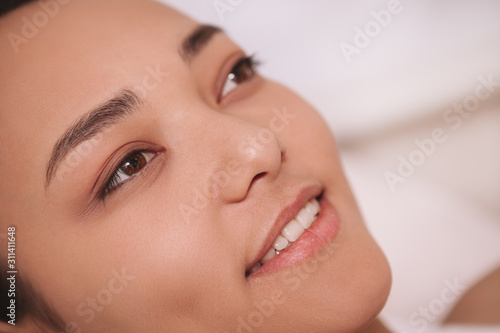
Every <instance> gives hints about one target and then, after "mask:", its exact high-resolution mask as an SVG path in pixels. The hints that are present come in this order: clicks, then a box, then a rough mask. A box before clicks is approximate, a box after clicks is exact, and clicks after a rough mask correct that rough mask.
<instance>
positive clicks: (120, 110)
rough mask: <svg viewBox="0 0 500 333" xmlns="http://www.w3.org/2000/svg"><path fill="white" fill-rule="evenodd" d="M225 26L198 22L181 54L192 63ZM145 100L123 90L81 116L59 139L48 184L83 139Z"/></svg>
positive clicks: (49, 167)
mask: <svg viewBox="0 0 500 333" xmlns="http://www.w3.org/2000/svg"><path fill="white" fill-rule="evenodd" d="M221 32H223V30H222V29H221V28H219V27H216V26H213V25H207V24H202V25H199V26H197V27H196V28H195V29H194V30H193V31H192V32H191V33H190V34H189V35H188V36H187V37H186V38H185V39H184V40H183V42H182V44H181V47H180V50H179V54H180V56H181V58H182V59H183V60H184V61H185V62H186V63H189V62H190V61H191V60H192V59H193V58H194V57H196V56H197V55H198V54H199V53H200V52H201V50H202V49H203V48H204V47H205V46H206V45H207V44H208V43H209V42H210V40H211V39H212V37H213V36H214V35H215V34H217V33H221ZM143 103H144V101H143V100H141V99H140V98H139V97H138V95H137V94H136V93H135V92H133V91H131V90H122V91H121V93H119V94H118V95H117V96H115V97H113V98H112V99H110V100H108V101H107V102H104V103H103V104H101V105H100V106H98V107H96V108H95V109H93V110H91V111H89V112H87V113H86V114H85V115H83V116H82V117H80V119H78V120H77V121H76V123H75V124H73V125H72V126H71V127H70V128H68V129H67V130H66V131H65V132H64V134H63V135H62V136H61V138H60V139H59V140H58V141H57V142H56V144H55V146H54V148H53V150H52V154H51V157H50V160H49V162H48V165H47V170H46V174H45V188H46V189H47V188H48V187H49V185H50V182H51V180H52V179H53V178H54V175H55V174H56V172H57V169H58V167H59V165H60V164H61V162H62V161H63V160H64V158H65V157H66V156H67V155H68V154H69V153H70V152H71V151H72V150H73V149H75V148H76V147H78V146H79V145H80V144H81V143H83V142H85V141H88V140H90V139H92V138H94V137H95V136H97V135H98V134H100V133H102V132H103V131H104V130H105V129H107V128H109V127H111V126H112V125H115V124H116V123H118V122H119V121H120V120H122V119H123V118H125V117H126V116H129V115H130V114H131V113H132V112H133V111H135V110H137V109H139V107H140V106H141V105H142V104H143Z"/></svg>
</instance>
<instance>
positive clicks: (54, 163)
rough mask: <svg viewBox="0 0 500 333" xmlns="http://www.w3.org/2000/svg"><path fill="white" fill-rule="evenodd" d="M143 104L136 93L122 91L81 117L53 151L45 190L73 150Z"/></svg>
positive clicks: (46, 176)
mask: <svg viewBox="0 0 500 333" xmlns="http://www.w3.org/2000/svg"><path fill="white" fill-rule="evenodd" d="M142 104H143V101H142V100H141V98H139V96H138V95H137V94H136V93H135V92H133V91H131V90H122V91H121V92H120V93H118V94H117V95H116V96H115V97H113V98H111V99H110V100H108V101H106V102H104V103H103V104H101V105H99V106H97V107H96V108H94V109H93V110H91V111H89V112H87V113H86V114H84V115H83V116H82V117H80V119H78V120H77V121H76V122H75V123H74V124H73V125H72V126H71V127H70V128H68V129H67V130H66V132H64V134H63V135H62V136H61V138H60V139H59V140H58V141H57V142H56V144H55V146H54V149H53V150H52V154H51V158H50V160H49V163H48V165H47V171H46V175H45V188H47V187H48V186H49V185H50V181H51V180H52V178H53V177H54V175H55V174H56V172H57V168H58V166H59V165H60V164H61V162H62V160H64V158H65V157H66V156H67V155H68V154H69V153H70V152H71V151H72V150H73V149H75V148H76V147H78V146H79V145H80V144H81V143H83V142H85V141H87V140H90V139H92V138H94V137H95V136H96V135H98V134H99V133H102V132H103V131H104V130H105V129H107V128H109V127H110V126H112V125H115V124H116V123H118V122H119V121H120V120H122V119H123V118H125V117H126V116H129V115H131V114H132V113H133V112H134V111H136V110H138V109H139V107H140V106H141V105H142Z"/></svg>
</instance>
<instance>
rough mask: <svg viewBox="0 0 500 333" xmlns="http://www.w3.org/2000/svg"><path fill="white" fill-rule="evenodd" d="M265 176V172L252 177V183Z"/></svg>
mask: <svg viewBox="0 0 500 333" xmlns="http://www.w3.org/2000/svg"><path fill="white" fill-rule="evenodd" d="M266 174H267V172H261V173H259V174H258V175H256V176H255V177H253V179H252V183H253V182H256V181H257V180H259V179H260V178H263V177H264V176H265V175H266Z"/></svg>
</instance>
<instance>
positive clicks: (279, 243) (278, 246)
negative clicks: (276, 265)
mask: <svg viewBox="0 0 500 333" xmlns="http://www.w3.org/2000/svg"><path fill="white" fill-rule="evenodd" d="M287 246H288V240H287V239H286V238H285V237H283V236H281V235H279V236H278V238H276V240H275V241H274V244H273V247H274V249H275V250H276V251H281V250H284V249H285V248H286V247H287Z"/></svg>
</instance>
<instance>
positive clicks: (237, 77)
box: [99, 55, 261, 201]
mask: <svg viewBox="0 0 500 333" xmlns="http://www.w3.org/2000/svg"><path fill="white" fill-rule="evenodd" d="M260 64H261V63H260V61H258V60H257V59H256V58H255V55H251V56H248V57H242V58H240V59H239V60H238V62H236V64H235V65H234V66H233V67H232V68H231V71H230V72H229V73H228V74H227V75H226V78H225V81H224V84H223V85H222V88H221V92H220V94H219V97H218V102H220V101H221V100H222V98H224V97H225V96H227V95H228V94H229V93H230V92H231V91H232V90H233V89H235V88H236V87H237V85H239V84H241V83H244V82H247V81H249V80H251V79H252V78H253V77H254V76H255V75H256V74H257V67H258V66H259V65H260ZM242 69H243V72H240V71H241V70H242ZM230 76H232V77H231V78H230ZM230 82H232V83H233V84H236V86H234V87H232V89H231V90H230V91H227V84H228V83H230ZM225 90H226V91H225ZM146 154H150V155H152V156H150V158H149V159H148V158H147V157H145V156H144V155H146ZM138 155H143V157H144V160H145V164H144V165H143V166H142V168H141V169H140V170H138V171H137V172H136V173H134V174H132V175H127V174H126V173H125V172H124V171H123V169H122V168H123V167H124V166H125V164H126V163H127V162H130V160H131V158H132V157H134V156H138ZM156 155H158V153H157V152H155V151H153V150H152V149H151V148H148V149H139V150H134V151H132V152H131V153H129V154H127V156H125V157H124V158H123V159H122V160H121V161H120V163H118V166H117V167H116V168H115V169H114V171H113V173H112V174H111V176H110V177H109V178H108V180H107V181H106V184H105V185H104V186H103V188H102V189H101V190H100V192H99V198H100V200H101V201H104V199H105V198H106V197H107V196H108V195H110V194H111V193H112V192H113V191H115V190H116V189H118V188H119V187H120V186H122V185H123V184H124V183H126V182H128V180H129V178H132V177H135V176H136V175H138V174H140V173H141V172H142V171H143V169H144V168H145V167H147V165H148V164H149V163H150V162H151V161H152V160H153V159H154V158H155V157H156ZM120 173H122V174H124V175H125V176H127V178H125V179H124V180H123V181H121V182H119V181H120Z"/></svg>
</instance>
